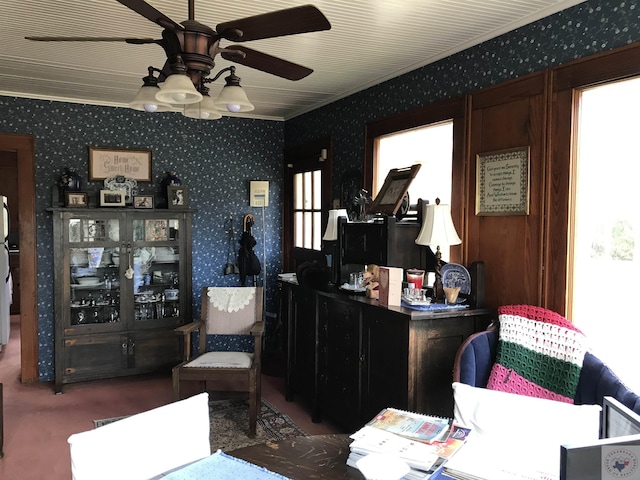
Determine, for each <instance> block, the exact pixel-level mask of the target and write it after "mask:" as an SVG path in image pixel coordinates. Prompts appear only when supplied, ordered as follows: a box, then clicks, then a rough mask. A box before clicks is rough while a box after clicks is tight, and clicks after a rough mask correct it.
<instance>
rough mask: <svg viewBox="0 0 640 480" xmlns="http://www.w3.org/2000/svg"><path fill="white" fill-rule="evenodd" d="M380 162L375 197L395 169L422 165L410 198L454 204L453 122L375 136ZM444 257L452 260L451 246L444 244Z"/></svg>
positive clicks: (378, 162) (411, 188)
mask: <svg viewBox="0 0 640 480" xmlns="http://www.w3.org/2000/svg"><path fill="white" fill-rule="evenodd" d="M376 154H377V156H376V157H375V158H377V164H376V165H375V166H374V172H376V174H375V175H374V179H373V193H374V194H373V197H374V198H375V195H376V194H377V193H378V191H379V190H380V188H382V185H383V184H384V179H385V178H386V177H387V173H389V170H391V169H392V168H404V167H410V166H411V165H415V164H417V163H419V164H420V165H422V166H421V167H420V170H419V171H418V175H417V176H416V178H414V179H413V181H412V182H411V185H410V186H409V201H410V202H411V204H412V205H415V204H416V202H417V201H418V199H419V198H421V199H423V200H428V201H429V203H434V202H435V200H436V198H439V199H440V203H444V204H449V205H450V204H451V168H452V162H453V121H447V122H442V123H437V124H432V125H426V126H424V127H420V128H414V129H411V130H405V131H403V132H397V133H392V134H389V135H385V136H381V137H378V138H377V139H376ZM441 250H442V259H443V260H445V261H448V260H449V248H448V247H441Z"/></svg>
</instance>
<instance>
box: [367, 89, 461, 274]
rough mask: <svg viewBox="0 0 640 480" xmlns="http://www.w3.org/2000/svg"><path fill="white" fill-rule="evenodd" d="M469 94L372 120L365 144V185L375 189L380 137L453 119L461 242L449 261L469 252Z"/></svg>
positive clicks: (454, 201) (454, 210)
mask: <svg viewBox="0 0 640 480" xmlns="http://www.w3.org/2000/svg"><path fill="white" fill-rule="evenodd" d="M468 111H469V99H468V97H456V98H452V99H450V100H445V101H441V102H437V103H433V104H430V105H425V106H423V107H419V108H416V109H412V110H408V111H405V112H401V113H398V114H395V115H392V116H390V117H386V118H382V119H379V120H375V121H373V122H369V123H367V124H366V126H365V147H364V185H365V186H364V188H365V189H366V190H368V191H370V192H371V191H373V188H372V186H373V179H374V176H375V173H376V172H375V168H376V164H377V162H376V158H375V155H376V144H377V138H378V137H381V136H384V135H389V134H392V133H398V132H402V131H405V130H410V129H414V128H417V127H425V126H428V125H432V124H437V123H442V122H444V121H453V158H452V179H451V217H452V219H453V223H454V225H455V226H456V230H457V231H458V234H459V235H460V238H461V239H462V244H461V245H456V246H451V251H450V260H451V261H452V262H455V263H463V264H464V262H465V259H466V255H467V253H466V252H467V247H466V240H465V239H466V237H467V235H466V231H467V224H466V221H465V211H464V210H465V205H466V204H467V195H468V193H467V192H468V191H469V181H470V180H469V172H468V168H467V165H466V162H465V152H466V150H467V148H468V147H467V131H468V123H467V122H468V120H467V119H468V118H469V115H468V114H467V112H468Z"/></svg>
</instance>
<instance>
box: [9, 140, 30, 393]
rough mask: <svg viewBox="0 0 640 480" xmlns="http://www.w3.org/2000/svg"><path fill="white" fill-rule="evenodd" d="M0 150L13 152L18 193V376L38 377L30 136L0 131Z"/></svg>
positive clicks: (25, 380) (27, 380)
mask: <svg viewBox="0 0 640 480" xmlns="http://www.w3.org/2000/svg"><path fill="white" fill-rule="evenodd" d="M0 151H3V152H10V153H12V154H13V155H15V159H16V168H17V172H18V175H17V183H18V193H19V195H20V203H19V205H18V226H19V227H18V235H19V250H20V253H19V263H20V290H19V291H18V292H14V295H16V294H17V295H19V296H20V377H21V380H22V382H23V383H32V382H35V381H37V380H38V288H37V282H36V258H37V255H36V205H35V203H36V194H35V150H34V139H33V136H31V135H16V134H0Z"/></svg>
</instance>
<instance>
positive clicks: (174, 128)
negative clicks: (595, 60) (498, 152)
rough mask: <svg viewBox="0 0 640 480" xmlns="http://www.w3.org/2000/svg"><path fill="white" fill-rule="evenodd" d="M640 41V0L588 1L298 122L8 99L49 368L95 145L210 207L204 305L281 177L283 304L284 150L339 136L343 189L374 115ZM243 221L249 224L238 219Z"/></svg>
mask: <svg viewBox="0 0 640 480" xmlns="http://www.w3.org/2000/svg"><path fill="white" fill-rule="evenodd" d="M638 40H640V0H633V1H621V0H615V1H614V0H603V1H596V0H593V1H588V2H584V3H581V4H578V5H577V6H575V7H572V8H570V9H567V10H565V11H563V12H560V13H558V14H555V15H552V16H550V17H547V18H544V19H541V20H539V21H537V22H534V23H532V24H530V25H526V26H524V27H521V28H519V29H517V30H514V31H512V32H509V33H507V34H504V35H502V36H500V37H498V38H495V39H492V40H489V41H486V42H484V43H482V44H481V45H478V46H475V47H472V48H469V49H467V50H465V51H463V52H460V53H457V54H455V55H452V56H450V57H448V58H445V59H442V60H440V61H438V62H436V63H434V64H432V65H428V66H425V67H422V68H420V69H418V70H415V71H413V72H409V73H407V74H405V75H403V76H401V77H398V78H396V79H392V80H389V81H387V82H385V83H383V84H381V85H377V86H374V87H371V88H369V89H367V90H365V91H363V92H359V93H357V94H354V95H351V96H350V97H347V98H345V99H342V100H340V101H337V102H335V103H332V104H330V105H327V106H325V107H323V108H320V109H318V110H315V111H313V112H309V113H308V114H305V115H302V116H300V117H297V118H294V119H292V120H289V121H287V122H286V123H285V124H284V125H283V124H282V123H279V122H272V121H263V120H247V119H234V118H224V119H222V120H218V121H215V122H202V121H195V120H190V119H186V118H183V117H181V116H180V115H176V114H155V115H146V114H144V113H142V112H135V111H133V110H128V109H117V108H109V107H96V106H85V105H76V104H65V103H56V102H49V101H40V100H24V99H15V98H10V97H0V132H6V133H21V134H32V135H34V136H35V138H36V175H37V185H36V190H37V221H38V232H37V235H38V238H37V245H38V273H39V276H38V281H39V290H38V294H39V305H38V312H39V369H40V379H41V380H43V381H47V380H51V379H52V378H53V287H52V284H53V270H52V262H53V259H52V247H51V237H52V229H51V219H50V217H49V215H48V214H47V213H46V212H45V209H46V208H47V207H48V206H49V205H50V201H51V199H50V188H51V185H52V184H53V182H55V181H56V179H57V177H58V175H59V174H60V173H61V172H62V168H63V167H64V166H75V167H76V168H78V170H79V172H80V174H81V175H82V176H83V177H84V178H85V179H86V178H87V146H88V145H94V146H109V147H126V148H149V149H151V150H152V151H153V174H154V177H155V178H154V183H153V186H152V187H148V188H143V192H144V193H146V192H147V191H148V190H149V191H151V190H153V189H154V188H157V185H158V184H159V181H160V179H161V178H162V176H163V174H164V171H165V170H168V169H175V170H176V171H177V172H178V174H179V176H180V177H181V178H182V180H183V182H184V184H185V185H186V186H188V187H189V194H190V200H191V205H192V206H193V207H194V208H197V209H198V210H199V211H198V213H197V214H196V215H195V217H194V228H193V238H194V240H193V260H194V262H193V263H194V269H193V287H194V292H195V296H194V312H195V313H196V314H197V313H198V310H199V291H200V289H201V287H202V286H204V285H222V286H224V285H231V284H233V283H232V282H233V281H234V280H235V281H237V277H231V276H229V277H225V276H224V275H222V268H223V266H224V264H225V263H226V238H225V236H224V232H223V230H224V228H223V223H224V220H225V219H226V218H227V217H228V216H229V214H232V215H233V216H234V218H236V219H237V220H238V222H239V220H240V218H241V217H242V215H244V214H245V213H253V214H254V215H256V226H255V227H254V235H255V236H256V239H258V245H257V246H256V249H255V251H256V253H257V255H258V257H259V258H260V259H261V260H262V258H263V255H262V253H263V249H262V243H261V241H260V240H259V238H260V235H262V219H261V211H260V210H259V209H252V208H250V207H248V200H247V199H248V193H247V191H248V181H249V180H269V181H270V190H269V195H270V206H269V207H267V208H266V209H265V215H266V220H265V222H264V223H265V224H266V244H267V248H266V250H267V251H266V256H267V272H268V278H267V286H268V292H267V298H268V300H267V309H268V310H269V311H272V312H273V311H275V306H274V305H275V287H273V285H275V282H276V275H277V273H278V272H279V270H280V266H281V263H280V257H281V234H280V229H281V221H280V202H281V168H280V165H281V162H282V149H283V147H284V146H285V138H286V146H287V147H290V146H295V145H300V144H303V143H305V142H307V141H310V140H314V139H317V138H321V137H325V136H332V137H333V141H334V191H336V196H338V193H337V189H339V180H340V178H341V177H342V176H343V175H344V174H345V173H347V172H349V171H351V170H353V169H361V168H362V161H363V157H364V136H363V135H364V128H363V127H364V124H365V123H366V122H369V121H371V120H375V119H378V118H381V117H385V116H388V115H392V114H394V113H397V112H401V111H404V110H408V109H411V108H416V107H419V106H422V105H425V104H429V103H433V102H435V101H439V100H444V99H447V98H451V97H455V96H458V95H461V94H465V93H470V92H473V91H475V90H478V89H481V88H484V87H487V86H489V85H492V84H496V83H500V82H503V81H505V80H508V79H512V78H516V77H519V76H521V75H525V74H528V73H531V72H535V71H540V70H543V69H545V68H549V67H551V66H555V65H559V64H562V63H565V62H568V61H571V60H573V59H576V58H580V57H584V56H587V55H591V54H594V53H597V52H600V51H605V50H609V49H612V48H616V47H620V46H622V45H625V44H628V43H632V42H636V41H638ZM236 228H237V230H241V226H240V224H239V223H238V224H236Z"/></svg>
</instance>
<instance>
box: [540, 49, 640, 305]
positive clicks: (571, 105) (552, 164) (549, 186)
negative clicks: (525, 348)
mask: <svg viewBox="0 0 640 480" xmlns="http://www.w3.org/2000/svg"><path fill="white" fill-rule="evenodd" d="M638 76H640V44H638V43H636V44H631V45H627V46H625V47H621V48H619V49H617V50H615V51H608V52H602V53H600V54H596V55H593V56H590V57H587V58H583V59H580V60H576V61H574V62H572V63H570V64H567V65H562V66H559V67H556V68H554V69H552V71H551V79H550V82H551V95H550V100H549V104H550V108H551V107H553V108H551V120H550V122H549V134H548V138H549V145H550V151H549V164H548V168H547V172H546V177H547V179H548V180H547V182H546V187H545V197H546V198H547V199H548V201H547V202H546V212H545V216H546V222H545V227H546V228H545V232H544V239H543V244H544V245H545V248H544V265H545V266H546V268H544V271H543V275H544V280H543V298H544V305H543V306H545V307H546V308H548V309H550V310H553V311H556V312H558V313H560V314H562V315H565V316H567V318H570V317H571V315H570V312H568V313H567V307H568V304H567V297H568V294H569V289H570V288H572V286H571V278H570V270H569V266H570V265H569V253H570V252H569V246H570V244H571V243H572V242H573V238H572V234H573V232H572V230H571V228H570V226H571V209H572V208H573V205H572V198H573V196H572V195H573V194H572V191H571V188H572V182H571V179H572V176H573V174H574V173H573V169H574V168H575V165H576V163H575V162H576V154H577V152H576V151H575V149H574V145H575V144H576V143H575V142H576V139H577V134H578V121H579V108H578V107H579V105H578V103H579V99H580V92H579V90H581V89H584V88H587V87H593V86H597V85H602V84H605V83H610V82H615V81H619V80H626V79H629V78H633V77H638ZM553 239H556V240H557V239H566V241H564V242H561V241H555V242H554V241H553Z"/></svg>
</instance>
